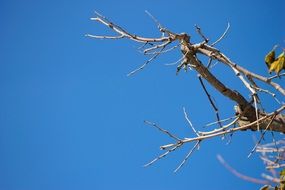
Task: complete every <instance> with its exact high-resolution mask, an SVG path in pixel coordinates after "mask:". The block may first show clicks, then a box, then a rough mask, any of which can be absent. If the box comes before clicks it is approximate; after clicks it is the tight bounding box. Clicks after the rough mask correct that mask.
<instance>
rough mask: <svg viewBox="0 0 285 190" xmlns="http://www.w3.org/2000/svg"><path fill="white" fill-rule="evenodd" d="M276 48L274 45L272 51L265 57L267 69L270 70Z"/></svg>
mask: <svg viewBox="0 0 285 190" xmlns="http://www.w3.org/2000/svg"><path fill="white" fill-rule="evenodd" d="M276 48H277V46H276V45H275V46H274V47H273V49H272V50H271V51H270V52H269V53H268V54H267V55H266V56H265V63H266V65H267V67H268V68H270V65H271V64H272V63H273V62H274V61H275V49H276Z"/></svg>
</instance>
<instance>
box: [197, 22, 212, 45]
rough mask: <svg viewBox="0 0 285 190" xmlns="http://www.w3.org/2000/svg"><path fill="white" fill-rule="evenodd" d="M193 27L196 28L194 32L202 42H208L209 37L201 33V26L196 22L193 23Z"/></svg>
mask: <svg viewBox="0 0 285 190" xmlns="http://www.w3.org/2000/svg"><path fill="white" fill-rule="evenodd" d="M195 28H196V32H197V33H198V34H199V35H200V36H201V37H202V38H203V39H204V42H205V43H208V42H209V39H208V38H206V36H205V35H204V34H203V33H202V30H201V28H200V27H199V26H198V25H197V24H196V25H195Z"/></svg>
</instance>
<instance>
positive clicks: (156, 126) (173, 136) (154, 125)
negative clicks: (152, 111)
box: [144, 121, 181, 141]
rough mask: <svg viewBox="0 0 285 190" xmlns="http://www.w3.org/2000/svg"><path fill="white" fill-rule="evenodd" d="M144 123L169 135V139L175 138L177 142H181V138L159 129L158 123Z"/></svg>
mask: <svg viewBox="0 0 285 190" xmlns="http://www.w3.org/2000/svg"><path fill="white" fill-rule="evenodd" d="M144 123H145V124H148V125H150V126H153V127H155V128H157V129H158V130H159V131H161V132H163V133H165V134H167V135H168V136H169V137H171V138H173V139H174V140H176V141H180V140H181V139H180V138H178V137H176V136H175V135H173V134H171V133H170V132H169V131H167V130H165V129H163V128H161V127H159V126H158V125H157V124H156V123H153V122H150V121H144Z"/></svg>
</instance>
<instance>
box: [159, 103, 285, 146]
mask: <svg viewBox="0 0 285 190" xmlns="http://www.w3.org/2000/svg"><path fill="white" fill-rule="evenodd" d="M284 109H285V105H283V106H281V107H280V108H279V109H277V110H276V111H275V112H272V113H269V114H267V115H265V116H263V117H260V118H259V119H258V121H257V120H256V121H253V122H251V123H249V124H246V125H242V126H240V127H235V128H230V129H227V130H225V131H218V132H216V133H213V134H210V135H205V136H202V135H200V136H199V137H193V138H184V139H182V140H181V142H182V143H190V142H193V141H199V140H204V139H210V138H213V137H217V136H222V135H225V134H228V133H232V132H236V131H241V130H245V129H248V128H250V127H251V126H254V125H256V124H257V122H259V123H262V122H264V121H265V120H266V119H268V118H269V117H272V116H273V115H275V114H278V113H280V112H281V111H283V110H284ZM173 146H175V144H167V145H163V146H161V147H160V148H161V149H166V148H169V147H173Z"/></svg>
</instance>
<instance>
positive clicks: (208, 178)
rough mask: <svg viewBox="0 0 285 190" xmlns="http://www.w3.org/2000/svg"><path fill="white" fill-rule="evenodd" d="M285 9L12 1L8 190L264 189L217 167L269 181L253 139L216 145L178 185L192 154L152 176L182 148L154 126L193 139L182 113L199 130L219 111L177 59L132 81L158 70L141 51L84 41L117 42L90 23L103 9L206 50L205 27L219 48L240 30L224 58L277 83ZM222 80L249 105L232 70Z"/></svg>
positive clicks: (259, 4) (1, 72) (222, 2)
mask: <svg viewBox="0 0 285 190" xmlns="http://www.w3.org/2000/svg"><path fill="white" fill-rule="evenodd" d="M284 7H285V3H284V1H282V0H276V1H257V0H253V1H245V0H242V1H227V0H219V1H210V0H208V1H186V0H177V1H162V0H156V1H153V0H152V1H151V0H146V1H131V0H125V1H98V0H97V1H96V0H95V1H91V0H87V1H79V0H73V1H67V0H59V1H56V0H49V1H47V0H46V1H45V0H40V1H35V0H26V1H17V0H9V1H8V0H6V1H5V0H1V1H0V42H1V43H0V189H1V190H39V189H41V190H57V189H58V190H63V189H66V190H73V189H74V190H75V189H78V190H79V189H84V190H85V189H86V190H91V189H106V190H111V189H125V190H128V189H129V190H131V189H136V190H143V189H156V190H171V189H214V190H215V189H216V190H218V189H236V190H238V189H258V188H259V187H260V186H259V185H256V184H250V183H248V182H245V181H242V180H241V179H239V178H237V177H235V176H233V175H232V174H231V173H229V172H228V171H227V170H226V169H225V168H224V167H223V166H222V165H221V164H220V163H219V162H218V161H217V159H216V155H217V154H218V153H220V154H222V155H223V156H224V158H225V159H226V160H227V161H228V162H229V163H230V164H231V165H232V166H233V167H235V168H236V169H238V170H239V171H240V172H242V173H244V174H247V175H250V176H253V177H260V174H261V172H263V164H262V162H261V161H260V160H259V159H257V155H254V156H253V157H252V158H250V159H247V154H248V153H249V151H250V150H251V148H252V146H253V145H254V144H253V140H252V136H253V135H254V133H252V132H248V133H245V132H243V133H237V134H235V135H234V136H233V140H232V143H231V144H230V145H226V141H222V140H221V139H219V138H218V139H213V140H209V141H205V142H204V143H203V144H202V146H201V149H200V150H199V151H198V152H195V154H194V155H193V156H192V157H191V158H190V160H189V162H188V163H187V165H186V166H185V167H184V168H182V170H181V171H180V172H178V173H177V174H174V173H173V170H174V169H175V168H176V166H177V165H178V164H179V163H180V161H181V160H182V159H183V158H184V155H185V154H186V153H187V151H188V150H189V148H191V146H187V147H185V148H183V149H182V150H180V151H177V152H174V153H173V154H172V155H170V156H169V157H167V158H166V159H164V160H161V161H160V162H158V163H157V164H155V165H154V166H151V167H149V168H143V167H142V166H143V165H144V164H145V163H146V162H148V161H150V160H151V159H152V158H154V157H155V156H157V155H158V154H159V153H160V152H159V149H158V147H159V146H160V145H163V144H168V143H170V142H171V139H169V138H167V137H165V136H164V135H162V134H161V133H159V132H157V130H155V129H153V128H150V127H148V126H145V125H144V124H143V120H145V119H148V120H151V121H155V122H157V123H159V124H160V126H162V127H164V128H166V129H168V130H170V131H173V132H175V133H176V134H177V135H179V136H181V137H189V136H192V135H193V133H192V131H191V130H190V129H189V127H188V126H187V123H186V121H185V119H184V117H183V111H182V107H183V106H185V107H186V109H187V111H188V112H189V115H190V117H191V119H192V122H193V123H194V125H195V126H196V127H197V128H198V129H199V130H202V129H203V128H202V126H204V125H205V124H206V123H207V122H211V121H214V120H215V115H214V112H213V111H212V108H211V107H210V106H209V104H208V100H207V98H206V96H205V94H204V93H203V92H202V89H201V86H200V85H199V83H198V80H197V77H196V73H195V72H194V71H191V72H188V73H184V72H181V73H180V74H179V76H175V71H176V68H175V66H172V67H169V66H164V64H165V63H170V62H173V61H176V60H177V59H178V58H179V55H178V54H177V53H173V54H171V53H170V54H168V55H165V56H164V57H162V58H161V59H158V60H156V61H155V62H154V63H152V64H151V65H149V66H148V67H147V68H146V69H145V70H144V71H142V72H140V73H138V74H137V75H135V76H133V77H126V74H127V73H128V72H129V71H131V70H132V69H134V68H136V67H137V66H139V65H140V64H142V63H143V62H144V61H145V60H146V59H147V58H146V57H144V56H143V55H141V54H140V53H138V51H137V47H138V45H137V44H135V43H132V42H129V41H127V40H120V41H108V40H106V41H104V40H93V39H90V38H87V37H85V36H84V35H85V34H86V33H91V34H110V31H109V30H107V29H106V28H105V27H103V26H101V25H99V24H97V23H95V22H94V21H90V20H89V18H90V17H92V16H94V11H95V10H97V11H99V12H101V13H102V14H104V15H106V16H107V17H108V18H110V19H111V20H113V21H114V22H117V23H118V24H120V25H121V26H123V27H125V28H126V29H128V30H129V31H131V32H135V33H136V34H140V35H147V36H158V35H159V34H158V32H157V29H156V26H155V25H154V23H153V21H152V20H151V19H150V18H149V17H148V16H147V15H146V14H145V13H144V11H145V10H149V11H150V12H151V13H152V14H154V15H155V16H156V17H157V18H158V19H159V20H160V22H161V23H163V24H164V25H165V26H167V27H168V28H169V29H171V30H173V31H175V32H188V33H189V34H191V35H192V40H193V42H198V41H199V40H200V38H199V36H198V35H197V34H196V33H195V28H194V25H195V24H198V25H199V26H201V27H202V29H203V31H204V33H205V34H206V35H207V36H208V37H209V38H210V39H211V40H212V41H214V40H215V39H217V38H218V37H219V36H220V35H221V34H222V33H223V31H224V29H225V27H226V24H227V22H230V23H231V29H230V33H229V35H228V36H227V37H226V38H225V39H224V40H223V41H222V42H221V43H220V44H219V46H218V47H219V48H221V50H222V51H224V52H225V53H226V54H227V55H228V56H229V57H231V59H232V60H234V61H236V62H238V63H239V64H240V65H242V66H245V67H249V68H250V69H251V70H254V71H256V72H258V73H260V74H264V75H266V74H267V71H266V68H265V66H264V63H263V57H264V55H265V54H266V53H267V52H268V51H269V50H270V49H271V48H272V47H273V45H274V44H281V45H283V47H284V39H285V36H284V34H285V27H284ZM214 72H216V73H218V76H219V77H220V78H221V79H222V80H226V81H225V82H226V84H227V85H229V86H231V87H235V88H239V90H241V92H243V93H244V95H245V96H246V97H248V96H247V94H248V92H247V90H246V89H244V88H240V82H239V81H238V79H236V78H231V77H230V76H231V71H230V70H228V69H223V67H222V65H218V66H217V67H215V69H214ZM209 90H210V91H211V92H212V95H213V96H214V97H215V100H216V102H217V105H218V106H219V108H220V110H221V115H222V117H227V116H230V115H231V114H233V110H232V106H233V104H232V103H231V102H230V101H228V100H226V99H224V98H223V97H221V96H220V95H219V94H218V93H216V92H215V91H214V90H213V89H212V88H210V87H209ZM265 98H266V97H265ZM283 100H284V99H283ZM273 108H274V106H273V105H271V104H270V105H267V109H268V111H270V110H272V109H273ZM268 140H269V141H270V138H269V139H268Z"/></svg>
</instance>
